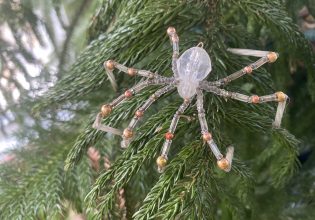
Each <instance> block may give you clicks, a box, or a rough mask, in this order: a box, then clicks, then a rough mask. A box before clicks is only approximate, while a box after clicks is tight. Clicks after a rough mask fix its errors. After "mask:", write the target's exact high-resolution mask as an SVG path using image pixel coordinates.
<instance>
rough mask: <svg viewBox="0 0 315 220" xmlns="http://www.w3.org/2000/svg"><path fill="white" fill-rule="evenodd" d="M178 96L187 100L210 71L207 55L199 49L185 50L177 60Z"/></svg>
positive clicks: (209, 61)
mask: <svg viewBox="0 0 315 220" xmlns="http://www.w3.org/2000/svg"><path fill="white" fill-rule="evenodd" d="M177 70H178V78H179V84H178V86H177V89H178V93H179V95H180V96H181V97H182V98H184V99H188V98H190V97H192V96H193V95H195V94H196V89H197V87H198V85H199V82H200V81H202V80H203V79H205V78H206V77H207V75H208V74H209V73H210V71H211V60H210V57H209V55H208V53H207V52H206V51H205V50H204V49H203V48H201V47H192V48H190V49H188V50H186V51H185V52H184V53H183V54H182V55H181V56H180V57H179V59H178V60H177Z"/></svg>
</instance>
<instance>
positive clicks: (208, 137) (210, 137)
mask: <svg viewBox="0 0 315 220" xmlns="http://www.w3.org/2000/svg"><path fill="white" fill-rule="evenodd" d="M202 139H203V140H204V141H210V140H211V139H212V135H211V134H210V133H209V132H206V133H204V134H203V135H202Z"/></svg>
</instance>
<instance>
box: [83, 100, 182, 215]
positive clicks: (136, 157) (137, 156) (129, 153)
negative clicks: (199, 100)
mask: <svg viewBox="0 0 315 220" xmlns="http://www.w3.org/2000/svg"><path fill="white" fill-rule="evenodd" d="M175 109H176V107H175V106H172V107H169V108H165V109H163V110H162V111H160V113H159V114H156V115H154V116H152V117H151V118H150V119H149V120H148V121H147V122H146V123H145V124H144V125H143V126H141V127H140V128H139V129H138V130H139V131H143V132H142V133H141V134H140V135H139V136H137V138H136V139H135V140H134V141H133V142H132V143H131V146H130V147H128V149H127V150H126V151H125V152H124V153H123V154H122V155H121V156H120V158H119V159H118V160H117V161H116V162H115V163H114V164H113V166H112V167H111V168H110V169H109V170H108V171H107V172H106V173H104V174H102V175H100V176H99V178H98V179H97V181H96V183H95V185H94V187H93V189H92V191H91V192H90V193H89V195H88V196H87V199H88V202H89V205H90V206H93V204H94V201H95V199H97V198H100V203H99V205H98V207H99V208H100V210H101V211H100V213H99V215H100V216H102V214H104V213H106V212H107V211H109V210H110V207H112V205H113V201H114V200H113V199H114V196H115V195H116V192H117V191H118V189H120V188H122V187H124V185H125V184H126V183H127V182H129V180H130V178H131V177H132V176H133V175H135V174H136V173H137V172H138V171H139V169H140V168H141V166H142V165H143V164H144V163H145V162H146V161H147V160H148V159H152V158H154V156H155V155H156V153H157V152H158V149H159V148H160V146H161V145H162V142H163V136H162V135H155V136H153V137H152V133H153V132H154V130H156V129H157V128H158V127H160V129H161V130H160V129H159V133H160V132H163V131H166V129H167V127H168V126H169V123H170V121H169V120H167V118H170V117H171V116H172V115H173V112H174V111H175ZM167 115H168V116H167ZM165 116H166V117H167V118H166V119H165ZM165 120H167V121H166V122H163V121H165ZM179 127H180V125H179ZM110 181H114V185H113V186H112V187H110V189H109V191H108V192H107V193H106V195H104V196H101V194H102V191H103V190H105V189H106V188H107V187H106V186H108V183H109V182H110Z"/></svg>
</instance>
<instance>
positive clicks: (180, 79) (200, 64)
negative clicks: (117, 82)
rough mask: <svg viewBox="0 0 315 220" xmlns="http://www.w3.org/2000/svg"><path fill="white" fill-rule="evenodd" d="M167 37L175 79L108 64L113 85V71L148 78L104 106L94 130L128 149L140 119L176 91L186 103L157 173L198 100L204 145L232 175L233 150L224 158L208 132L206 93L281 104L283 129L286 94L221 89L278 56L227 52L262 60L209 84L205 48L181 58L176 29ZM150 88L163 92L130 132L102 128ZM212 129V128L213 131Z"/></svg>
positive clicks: (155, 96) (167, 136) (170, 132)
mask: <svg viewBox="0 0 315 220" xmlns="http://www.w3.org/2000/svg"><path fill="white" fill-rule="evenodd" d="M167 34H168V35H169V38H170V40H171V43H172V46H173V56H172V71H173V73H174V76H173V77H164V76H161V75H159V74H157V73H153V72H151V71H148V70H139V69H135V68H128V67H126V66H124V65H121V64H119V63H117V62H115V61H112V60H108V61H105V63H104V67H105V69H106V72H107V74H108V76H109V79H110V80H111V81H112V84H114V83H113V82H114V80H113V79H114V75H113V74H112V71H113V70H114V69H115V68H116V69H118V70H120V71H122V72H125V73H126V74H128V75H129V76H135V75H139V76H142V77H145V78H147V80H145V81H141V82H139V83H138V84H136V85H135V86H133V87H132V88H131V89H128V90H127V91H126V92H125V93H124V94H122V95H120V96H119V97H117V98H116V99H114V100H113V101H112V102H111V103H109V104H104V105H103V106H102V108H101V112H100V113H98V114H97V116H96V119H95V122H94V124H93V127H94V128H96V129H98V130H102V131H105V132H110V133H113V134H116V135H120V136H121V137H122V138H123V140H122V142H121V146H122V147H124V148H125V147H128V145H129V143H130V142H131V141H132V138H133V137H134V134H135V132H134V129H135V127H136V125H137V123H138V122H139V120H140V118H142V116H143V115H144V114H145V111H146V110H147V109H148V108H149V107H150V106H151V105H152V104H153V103H154V102H155V101H156V100H157V99H159V98H160V97H161V96H162V95H163V94H165V93H168V92H171V91H172V90H174V89H177V91H178V94H179V96H180V97H181V98H183V99H184V101H183V103H182V105H181V106H179V108H178V109H177V111H176V112H175V113H174V116H173V119H172V121H171V123H170V127H169V129H168V131H167V132H166V134H165V135H164V137H165V142H164V144H163V146H162V150H161V154H160V156H159V157H158V158H157V161H156V162H157V165H158V170H159V171H160V172H162V171H163V170H164V168H165V166H166V164H167V160H168V157H167V155H168V152H169V150H170V146H171V143H172V141H173V139H174V137H175V130H176V126H177V124H178V121H179V119H180V116H181V115H182V114H183V113H184V112H185V110H186V109H187V108H188V106H189V105H190V103H191V102H192V101H193V100H194V99H195V97H196V105H197V111H198V119H199V123H200V131H201V137H202V139H203V141H204V142H205V143H207V144H208V146H209V147H210V149H211V151H212V152H213V154H214V156H215V157H216V159H217V165H218V167H219V168H220V169H222V170H224V171H226V172H229V171H230V170H231V165H232V158H233V152H234V148H233V147H228V148H227V153H226V156H225V157H224V156H223V155H222V154H221V152H220V150H219V148H218V146H217V145H216V143H215V141H214V139H213V136H212V134H211V132H210V131H209V128H208V124H207V121H206V115H205V110H204V107H203V91H206V92H210V93H212V94H214V95H218V96H221V97H223V98H225V99H228V98H230V99H235V100H239V101H242V102H246V103H250V104H258V103H264V102H270V101H275V102H278V107H277V112H276V117H275V121H274V124H273V125H274V126H275V127H277V128H278V127H280V123H281V119H282V115H283V112H284V109H285V105H286V101H287V98H288V96H287V95H286V94H284V93H283V92H276V93H274V94H270V95H265V96H258V95H252V96H248V95H244V94H241V93H237V92H230V91H227V90H224V89H222V88H221V87H223V86H224V85H226V84H228V83H230V82H231V81H233V80H236V79H237V78H239V77H241V76H243V75H246V74H253V73H254V70H255V69H257V68H259V67H261V66H262V65H263V64H265V63H273V62H275V61H276V59H277V58H278V54H277V53H275V52H268V51H258V50H248V49H231V48H229V49H228V51H229V52H231V53H234V54H238V55H246V56H256V57H259V59H258V60H257V61H256V62H254V63H251V64H249V65H248V66H246V67H244V68H242V69H241V70H239V71H236V72H235V73H232V74H231V75H228V76H226V77H224V78H222V79H219V80H216V81H211V82H210V81H206V80H205V79H206V77H207V76H208V74H209V73H210V72H211V70H212V65H211V59H210V57H209V55H208V53H207V52H206V51H205V50H204V49H203V48H202V47H199V46H197V47H192V48H190V49H188V50H186V51H184V52H183V54H182V55H181V56H180V57H179V46H178V43H179V38H178V36H177V34H176V30H175V28H173V27H169V28H168V29H167ZM150 85H163V87H162V88H160V89H158V90H157V91H156V92H155V93H154V94H152V95H151V96H150V98H149V99H148V100H146V101H145V102H144V103H143V104H142V106H140V107H139V108H138V109H137V111H136V112H135V114H134V117H133V119H132V120H131V121H130V123H129V125H128V127H127V128H125V129H124V130H123V131H122V130H120V129H116V128H112V127H109V126H106V125H103V124H102V123H101V122H102V118H104V117H107V116H108V115H110V113H111V112H112V110H113V109H114V108H116V107H117V106H118V105H119V104H120V103H122V102H123V101H124V100H126V99H130V98H132V97H133V95H134V94H136V93H138V92H139V91H141V90H142V89H144V88H146V87H148V86H150ZM210 129H211V128H210Z"/></svg>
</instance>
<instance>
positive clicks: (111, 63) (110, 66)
mask: <svg viewBox="0 0 315 220" xmlns="http://www.w3.org/2000/svg"><path fill="white" fill-rule="evenodd" d="M104 66H105V68H107V69H108V70H110V71H112V70H113V69H114V68H115V63H114V61H112V60H107V61H105V63H104Z"/></svg>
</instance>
